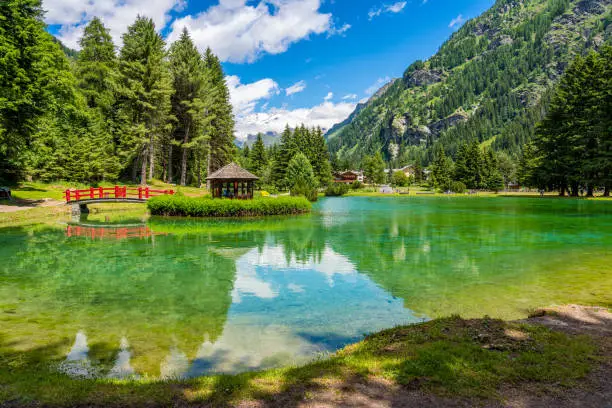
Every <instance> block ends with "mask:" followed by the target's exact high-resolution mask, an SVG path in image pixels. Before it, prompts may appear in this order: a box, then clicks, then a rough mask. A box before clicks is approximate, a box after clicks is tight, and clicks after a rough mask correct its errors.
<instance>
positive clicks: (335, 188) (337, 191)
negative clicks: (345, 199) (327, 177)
mask: <svg viewBox="0 0 612 408" xmlns="http://www.w3.org/2000/svg"><path fill="white" fill-rule="evenodd" d="M348 191H349V186H348V184H344V183H331V184H330V185H328V186H327V188H326V189H325V196H326V197H337V196H343V195H345V194H346V193H348Z"/></svg>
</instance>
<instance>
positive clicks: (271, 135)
mask: <svg viewBox="0 0 612 408" xmlns="http://www.w3.org/2000/svg"><path fill="white" fill-rule="evenodd" d="M280 137H281V135H280V134H279V133H276V132H273V131H269V132H266V133H262V134H261V138H262V140H263V143H264V146H266V147H270V146H272V145H275V144H277V143H279V142H280ZM256 141H257V135H248V136H247V138H246V140H240V141H239V140H238V139H236V145H238V147H241V148H242V147H244V146H249V147H252V146H253V144H254V143H255V142H256Z"/></svg>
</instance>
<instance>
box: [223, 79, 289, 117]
mask: <svg viewBox="0 0 612 408" xmlns="http://www.w3.org/2000/svg"><path fill="white" fill-rule="evenodd" d="M225 82H226V83H227V87H228V89H229V92H230V99H231V102H232V106H233V107H234V114H235V115H236V116H238V117H239V116H242V115H248V114H250V113H252V112H253V111H254V110H255V107H256V106H257V103H258V102H259V101H260V100H262V99H269V98H271V97H272V96H273V95H278V94H279V93H280V90H279V87H278V84H277V83H276V82H275V81H274V80H272V79H270V78H265V79H261V80H259V81H257V82H253V83H250V84H241V83H240V78H238V77H237V76H235V75H230V76H227V77H225Z"/></svg>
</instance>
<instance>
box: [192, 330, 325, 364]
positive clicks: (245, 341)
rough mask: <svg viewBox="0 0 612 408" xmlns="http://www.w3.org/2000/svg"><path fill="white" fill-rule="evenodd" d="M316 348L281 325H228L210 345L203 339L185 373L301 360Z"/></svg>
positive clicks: (307, 357)
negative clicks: (187, 371)
mask: <svg viewBox="0 0 612 408" xmlns="http://www.w3.org/2000/svg"><path fill="white" fill-rule="evenodd" d="M319 351H322V350H321V349H320V348H319V347H317V346H316V345H314V344H311V343H310V342H309V341H307V340H306V339H304V338H302V337H300V336H298V335H296V334H295V333H294V331H293V330H292V329H291V328H289V327H285V326H280V325H268V326H264V327H261V326H252V325H228V326H226V328H225V330H224V331H223V334H222V336H221V337H220V338H219V339H217V341H216V342H215V343H214V344H213V343H211V342H210V341H208V339H205V340H204V342H203V343H202V345H201V346H200V348H199V350H198V352H197V356H196V358H195V360H194V361H193V362H192V365H191V368H190V370H189V374H188V376H198V375H202V374H205V373H214V372H223V373H237V372H241V371H247V370H254V369H265V368H269V367H276V366H279V365H287V364H290V363H292V362H296V363H297V362H304V361H306V360H307V359H309V358H311V356H312V355H313V354H315V353H317V352H319Z"/></svg>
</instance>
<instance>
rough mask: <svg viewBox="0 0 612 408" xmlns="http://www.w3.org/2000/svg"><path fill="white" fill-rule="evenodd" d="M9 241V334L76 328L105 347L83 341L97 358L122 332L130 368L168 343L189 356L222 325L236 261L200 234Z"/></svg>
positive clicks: (155, 363)
mask: <svg viewBox="0 0 612 408" xmlns="http://www.w3.org/2000/svg"><path fill="white" fill-rule="evenodd" d="M16 237H17V239H16V241H18V243H17V244H16V245H12V246H8V247H4V248H1V249H0V255H1V256H2V258H3V259H5V260H7V261H8V262H7V263H5V264H4V265H5V266H3V267H0V276H1V277H2V279H3V286H4V287H3V291H5V292H6V294H7V296H10V298H5V299H4V302H6V303H11V304H16V305H18V306H17V310H16V314H15V316H14V318H11V321H9V323H8V324H9V325H10V326H9V327H10V328H11V333H12V334H16V335H17V334H18V333H16V332H17V331H18V330H19V329H18V327H20V326H21V327H22V328H23V330H24V332H23V333H20V334H22V335H25V334H26V333H27V331H28V330H29V329H31V325H34V326H35V327H36V331H37V337H44V335H42V333H46V334H47V336H49V337H53V338H58V337H59V338H63V339H65V340H66V339H70V338H72V337H73V336H74V335H75V333H76V332H78V331H79V330H84V331H85V332H86V333H87V335H88V338H89V339H90V342H102V343H106V344H112V345H113V347H112V348H110V349H109V348H107V347H98V348H96V347H91V350H90V355H92V354H93V355H92V356H91V357H92V358H93V359H98V360H104V361H110V360H112V359H113V358H114V355H115V352H116V346H117V344H118V342H119V339H121V338H122V337H126V338H127V339H128V340H129V342H130V344H131V346H132V348H133V350H134V352H135V355H134V361H133V364H134V366H135V367H136V370H137V371H144V372H151V371H156V370H158V369H159V364H160V361H161V360H162V358H163V356H162V355H160V353H165V352H167V350H169V349H170V348H171V347H177V348H179V349H182V350H191V351H193V352H194V353H195V351H196V350H197V348H198V346H199V345H200V343H201V342H202V339H203V338H204V335H206V334H207V335H208V336H209V338H210V339H212V340H214V339H216V338H217V337H218V336H219V335H220V334H221V332H222V330H223V326H224V324H225V320H226V317H227V312H228V309H229V306H230V304H231V296H230V293H231V290H232V287H233V281H234V276H235V272H236V271H235V264H234V261H233V260H232V259H231V258H227V257H223V256H219V255H218V254H215V253H214V251H212V250H211V248H210V247H209V246H210V239H209V238H208V237H206V236H190V237H182V238H178V239H177V238H173V237H163V239H164V242H163V244H159V245H155V246H153V245H152V243H151V241H150V240H125V241H112V240H111V241H88V240H82V239H80V240H74V239H68V238H66V237H65V236H64V233H63V231H61V230H53V229H47V230H44V231H40V232H37V233H33V234H30V235H29V236H27V235H25V234H23V233H22V234H18V235H16ZM24 237H27V238H24ZM158 239H159V237H158ZM15 247H18V249H17V250H15V251H14V252H12V251H11V249H15ZM9 265H10V267H9ZM4 282H5V283H4ZM28 318H31V319H34V321H35V322H36V323H33V322H32V321H30V322H28ZM97 350H98V351H100V353H99V355H95V354H96V351H97Z"/></svg>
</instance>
